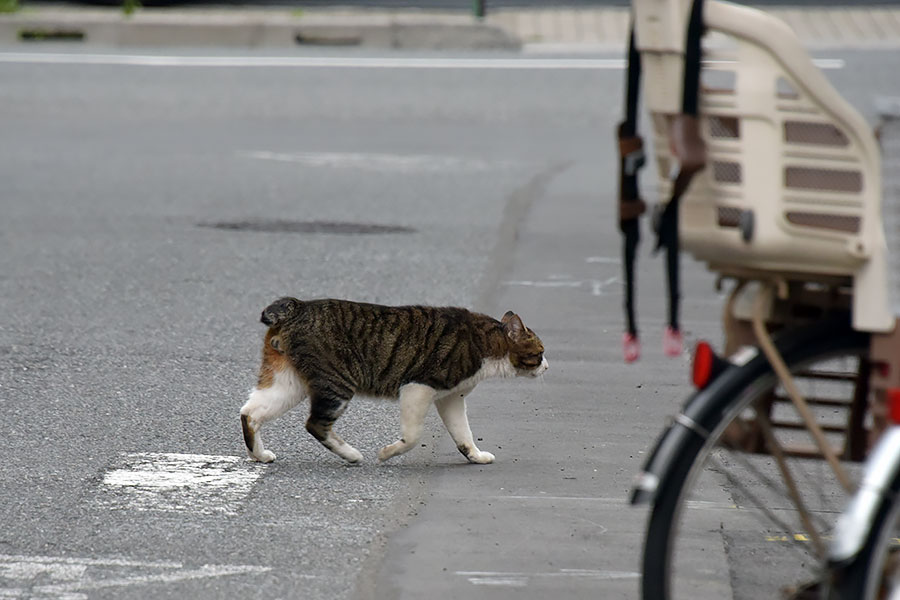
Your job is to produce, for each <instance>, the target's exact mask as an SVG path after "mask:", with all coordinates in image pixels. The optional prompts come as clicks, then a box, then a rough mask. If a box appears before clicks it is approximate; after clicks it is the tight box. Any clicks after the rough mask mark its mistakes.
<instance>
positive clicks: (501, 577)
mask: <svg viewBox="0 0 900 600" xmlns="http://www.w3.org/2000/svg"><path fill="white" fill-rule="evenodd" d="M456 574H457V575H461V576H463V577H465V578H466V579H467V580H468V582H469V583H471V584H472V585H492V586H507V587H525V586H527V585H528V584H529V583H530V582H531V580H532V579H547V578H568V579H594V580H601V581H609V580H612V579H636V578H637V577H640V573H635V572H633V571H600V570H596V569H560V570H559V571H548V572H543V573H541V572H536V573H509V572H502V571H456Z"/></svg>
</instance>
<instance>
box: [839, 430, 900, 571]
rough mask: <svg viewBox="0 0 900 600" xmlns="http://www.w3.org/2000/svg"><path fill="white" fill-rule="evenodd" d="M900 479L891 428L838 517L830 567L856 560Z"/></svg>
mask: <svg viewBox="0 0 900 600" xmlns="http://www.w3.org/2000/svg"><path fill="white" fill-rule="evenodd" d="M898 475H900V426H897V425H895V426H893V427H890V428H889V429H888V430H887V431H885V433H884V435H882V436H881V439H880V440H879V441H878V444H877V445H876V447H875V450H874V451H873V452H872V454H871V455H870V457H869V460H868V461H867V462H866V471H865V475H864V476H863V480H862V483H861V484H860V487H859V491H858V492H857V493H856V495H854V496H853V499H852V500H851V501H850V504H849V506H848V507H847V510H846V511H844V513H843V514H842V515H841V517H840V519H839V520H838V522H837V527H836V528H835V532H834V539H833V540H832V543H831V546H830V547H829V551H828V559H829V561H830V562H831V563H833V564H841V563H844V562H847V561H849V560H851V559H852V558H853V557H855V556H856V555H857V554H858V553H859V552H860V550H862V547H863V544H864V543H865V541H866V537H867V536H868V535H869V530H870V529H871V527H872V523H873V522H874V520H875V511H876V510H877V509H878V506H879V505H880V504H881V500H882V499H883V498H884V497H885V496H886V495H887V494H889V493H891V487H892V485H893V483H894V481H895V479H896V478H897V477H898Z"/></svg>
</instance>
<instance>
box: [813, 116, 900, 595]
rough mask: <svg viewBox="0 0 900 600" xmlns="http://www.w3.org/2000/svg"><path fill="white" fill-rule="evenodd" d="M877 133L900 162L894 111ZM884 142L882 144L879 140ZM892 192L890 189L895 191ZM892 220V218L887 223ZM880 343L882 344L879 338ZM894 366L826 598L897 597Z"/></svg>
mask: <svg viewBox="0 0 900 600" xmlns="http://www.w3.org/2000/svg"><path fill="white" fill-rule="evenodd" d="M890 112H891V114H890V116H889V117H888V120H887V122H885V121H886V120H885V115H884V114H883V115H882V126H881V127H879V131H880V132H881V133H883V132H885V131H886V130H890V133H886V134H884V135H880V136H879V137H880V138H881V140H882V145H883V147H884V152H885V155H886V156H889V157H891V158H893V159H894V160H897V159H900V113H898V111H897V110H896V109H894V110H892V111H890ZM885 138H887V140H886V139H885ZM895 191H896V190H895ZM887 216H888V217H889V219H888V220H889V221H891V222H887V223H886V226H888V227H890V228H891V229H894V230H896V229H898V228H900V211H895V212H893V213H891V212H888V213H887ZM891 217H892V219H891ZM880 342H881V343H885V340H880ZM876 352H878V353H879V354H882V355H887V356H894V357H900V345H895V346H890V347H884V348H879V349H877V350H876ZM898 367H900V365H897V364H896V363H894V364H891V365H889V366H888V369H886V370H885V371H884V372H882V373H880V377H881V378H883V379H884V381H883V382H882V385H881V387H884V388H886V389H887V390H889V391H888V392H887V397H886V398H885V402H884V406H885V408H886V409H887V412H888V420H889V421H890V422H891V423H893V424H894V426H892V427H891V428H889V429H888V430H887V431H886V432H885V433H884V435H883V436H882V437H881V439H880V440H879V442H878V445H877V446H876V448H875V449H874V450H873V452H872V454H871V455H870V457H869V458H868V460H867V461H866V469H865V473H864V475H863V479H862V482H861V483H860V486H859V490H858V491H857V492H856V494H855V495H854V496H853V499H852V500H851V502H850V505H849V506H848V507H847V510H846V511H845V512H844V513H843V514H842V515H841V517H840V519H839V520H838V523H837V526H836V532H835V535H834V538H833V540H832V541H831V544H830V545H829V552H828V576H827V578H826V580H827V583H828V589H827V598H829V599H830V600H851V599H854V600H856V599H860V600H871V599H874V598H896V597H898V596H900V561H898V556H900V554H898V552H900V499H898V494H900V426H898V425H897V424H900V368H898Z"/></svg>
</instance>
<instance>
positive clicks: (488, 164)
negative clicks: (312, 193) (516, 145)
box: [240, 150, 515, 173]
mask: <svg viewBox="0 0 900 600" xmlns="http://www.w3.org/2000/svg"><path fill="white" fill-rule="evenodd" d="M240 154H241V156H243V157H245V158H251V159H256V160H271V161H277V162H287V163H294V164H300V165H304V166H309V167H328V168H350V169H362V170H366V171H377V172H380V173H383V172H394V173H413V172H443V171H491V172H493V171H496V170H497V169H498V168H509V167H513V166H515V163H513V162H512V161H486V160H478V159H468V158H460V157H456V156H434V155H426V154H419V155H407V154H384V153H360V152H294V153H287V152H268V151H265V150H252V151H248V152H241V153H240Z"/></svg>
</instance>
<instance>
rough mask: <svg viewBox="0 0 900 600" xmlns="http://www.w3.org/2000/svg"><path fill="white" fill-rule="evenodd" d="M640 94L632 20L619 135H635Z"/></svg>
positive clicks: (639, 78) (638, 68) (636, 50)
mask: <svg viewBox="0 0 900 600" xmlns="http://www.w3.org/2000/svg"><path fill="white" fill-rule="evenodd" d="M640 94H641V53H640V52H638V49H637V46H636V45H635V43H634V22H632V24H631V35H630V36H629V38H628V79H627V82H626V87H625V121H624V122H623V123H622V125H621V126H620V128H619V134H620V135H621V136H634V135H637V120H638V97H640Z"/></svg>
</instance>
